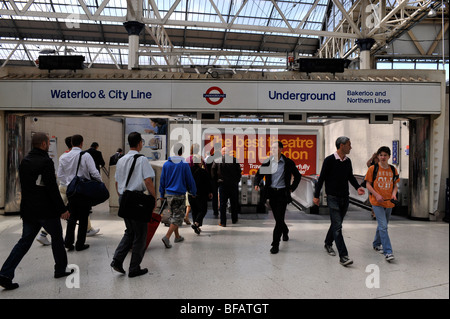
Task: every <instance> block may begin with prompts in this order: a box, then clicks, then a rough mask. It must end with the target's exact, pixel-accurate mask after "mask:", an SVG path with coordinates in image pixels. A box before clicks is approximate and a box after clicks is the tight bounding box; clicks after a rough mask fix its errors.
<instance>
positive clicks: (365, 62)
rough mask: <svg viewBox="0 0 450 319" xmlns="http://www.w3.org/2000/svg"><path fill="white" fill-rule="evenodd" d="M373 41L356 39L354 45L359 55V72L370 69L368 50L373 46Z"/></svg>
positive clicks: (370, 39)
mask: <svg viewBox="0 0 450 319" xmlns="http://www.w3.org/2000/svg"><path fill="white" fill-rule="evenodd" d="M374 43H375V40H374V39H372V38H366V39H357V40H356V44H357V45H358V48H359V51H360V54H359V68H360V69H361V70H368V69H371V68H372V63H371V59H370V49H371V48H372V46H373V45H374Z"/></svg>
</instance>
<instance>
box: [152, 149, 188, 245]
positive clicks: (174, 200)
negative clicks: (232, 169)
mask: <svg viewBox="0 0 450 319" xmlns="http://www.w3.org/2000/svg"><path fill="white" fill-rule="evenodd" d="M173 149H174V151H175V154H178V156H171V157H169V159H168V160H167V162H165V163H164V165H163V167H162V171H161V178H160V180H159V193H160V196H161V202H163V200H164V197H166V198H167V204H168V206H169V210H170V219H169V221H170V226H169V230H168V231H167V234H166V235H165V236H164V237H163V238H162V241H163V243H164V245H165V246H166V248H171V247H172V245H171V244H170V236H172V234H173V233H175V242H176V243H178V242H181V241H183V240H184V238H183V237H182V236H180V234H179V232H178V228H179V227H180V226H182V225H183V220H184V216H185V214H186V192H189V193H190V194H191V195H192V196H195V195H196V193H197V188H196V186H195V181H194V177H193V176H192V173H191V169H190V167H189V164H188V163H186V161H185V159H184V157H182V156H181V154H183V145H182V144H181V143H178V144H176V145H175V146H174V148H173Z"/></svg>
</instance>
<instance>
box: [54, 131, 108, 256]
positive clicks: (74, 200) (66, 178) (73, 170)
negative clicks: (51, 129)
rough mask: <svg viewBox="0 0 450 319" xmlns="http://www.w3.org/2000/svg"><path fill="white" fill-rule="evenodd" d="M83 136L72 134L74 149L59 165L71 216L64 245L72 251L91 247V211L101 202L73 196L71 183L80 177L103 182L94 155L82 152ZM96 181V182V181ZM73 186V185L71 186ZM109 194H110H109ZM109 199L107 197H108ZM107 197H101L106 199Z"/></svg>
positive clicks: (59, 172)
mask: <svg viewBox="0 0 450 319" xmlns="http://www.w3.org/2000/svg"><path fill="white" fill-rule="evenodd" d="M82 147H83V136H81V135H79V134H75V135H73V136H72V149H71V151H70V152H69V153H67V154H66V155H65V156H64V157H61V158H60V160H59V166H58V174H57V175H58V178H59V180H60V184H61V185H63V186H67V188H68V190H67V193H66V194H67V196H68V198H69V212H70V218H69V220H68V222H67V229H66V237H65V240H64V245H65V246H66V248H67V249H68V250H69V251H71V250H73V249H74V248H75V250H77V251H81V250H85V249H87V248H89V245H87V244H86V233H87V228H88V218H89V213H90V212H91V208H92V206H93V205H97V204H98V203H99V202H93V201H92V200H91V199H89V198H87V197H85V196H78V195H76V196H71V195H70V191H69V185H70V183H71V182H72V181H73V180H74V179H75V181H74V182H76V180H77V179H78V178H76V177H77V176H78V177H80V178H81V179H83V180H96V181H98V182H102V177H101V176H100V173H99V171H98V170H97V169H96V168H95V163H94V160H93V158H92V156H91V155H90V154H88V153H83V155H80V154H81V153H82V151H81V149H82ZM80 156H81V157H80ZM81 179H80V180H81ZM94 183H95V182H94ZM71 188H72V187H71ZM107 195H108V196H109V194H107ZM106 199H107V198H106ZM106 199H100V202H101V201H105V200H106ZM77 221H78V224H79V225H78V233H77V240H76V243H75V247H74V242H75V228H76V225H77Z"/></svg>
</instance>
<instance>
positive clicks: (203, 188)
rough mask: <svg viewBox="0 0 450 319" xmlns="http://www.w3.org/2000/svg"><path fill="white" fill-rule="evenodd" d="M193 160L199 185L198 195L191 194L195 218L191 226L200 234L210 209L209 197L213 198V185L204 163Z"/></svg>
mask: <svg viewBox="0 0 450 319" xmlns="http://www.w3.org/2000/svg"><path fill="white" fill-rule="evenodd" d="M193 162H194V164H193V165H192V167H191V172H192V176H193V177H194V181H195V185H196V186H197V196H195V197H194V196H191V195H189V204H191V211H192V218H193V224H192V226H191V227H192V229H194V232H195V233H196V234H197V235H200V232H201V229H200V227H201V226H202V225H203V218H205V215H206V212H207V211H208V199H211V198H212V196H213V194H212V192H213V187H212V183H211V177H210V176H209V174H208V172H207V171H206V169H204V168H202V163H201V162H200V161H193Z"/></svg>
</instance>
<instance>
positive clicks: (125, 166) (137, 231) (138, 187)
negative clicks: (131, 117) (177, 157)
mask: <svg viewBox="0 0 450 319" xmlns="http://www.w3.org/2000/svg"><path fill="white" fill-rule="evenodd" d="M128 143H129V145H130V151H129V152H128V153H127V154H126V155H124V156H123V157H121V158H120V159H119V161H118V162H117V166H116V175H115V178H116V188H117V192H118V194H119V202H120V201H121V198H122V195H123V193H124V192H125V190H129V191H142V192H144V191H145V190H148V192H149V193H150V195H152V196H153V197H154V198H156V194H155V186H154V184H153V180H152V178H154V177H155V172H154V171H153V168H152V167H151V166H150V164H149V162H148V160H147V158H146V157H145V156H140V157H137V158H136V163H135V167H134V170H133V174H132V175H131V177H130V179H129V181H128V184H127V177H128V173H129V171H130V168H131V166H132V164H133V161H134V160H135V156H134V155H136V154H138V153H139V152H140V151H141V150H142V147H143V142H142V137H141V134H139V133H137V132H132V133H130V134H129V135H128ZM126 184H127V186H126V187H125V185H126ZM124 221H125V226H126V229H125V234H124V236H123V238H122V240H121V241H120V243H119V245H118V246H117V248H116V251H115V253H114V257H113V261H112V263H111V267H113V269H114V270H116V271H118V272H120V273H122V274H125V270H124V269H123V261H124V260H125V257H126V256H127V254H128V251H129V250H130V249H132V251H131V261H130V268H129V272H128V277H130V278H131V277H136V276H141V275H144V274H146V273H147V272H148V269H147V268H143V269H141V266H140V265H141V262H142V259H143V258H144V253H145V247H146V238H147V222H145V221H141V220H137V219H130V218H124Z"/></svg>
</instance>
